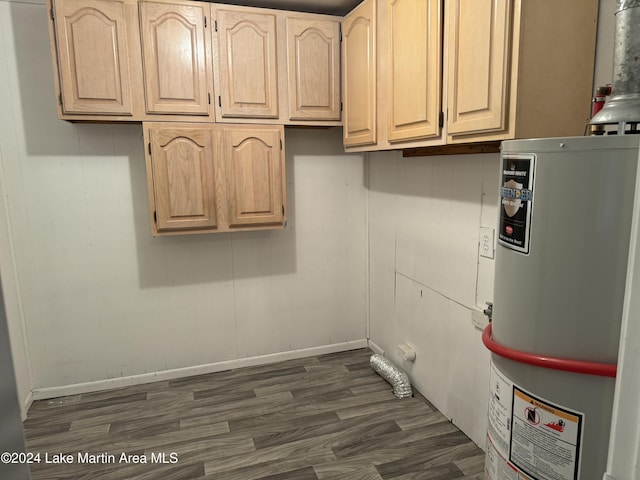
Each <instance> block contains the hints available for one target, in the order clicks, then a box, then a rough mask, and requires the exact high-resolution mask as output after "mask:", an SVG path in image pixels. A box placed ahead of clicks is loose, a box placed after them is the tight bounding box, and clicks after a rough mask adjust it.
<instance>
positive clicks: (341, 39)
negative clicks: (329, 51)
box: [340, 30, 342, 41]
mask: <svg viewBox="0 0 640 480" xmlns="http://www.w3.org/2000/svg"><path fill="white" fill-rule="evenodd" d="M340 41H342V30H340Z"/></svg>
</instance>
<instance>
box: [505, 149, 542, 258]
mask: <svg viewBox="0 0 640 480" xmlns="http://www.w3.org/2000/svg"><path fill="white" fill-rule="evenodd" d="M535 160H536V156H535V154H533V153H530V154H517V155H516V154H503V155H502V174H501V178H502V185H501V186H500V204H501V208H500V230H499V232H498V242H500V243H501V244H502V245H504V246H505V247H507V248H510V249H512V250H515V251H517V252H521V253H525V254H527V253H529V238H530V230H531V212H532V210H533V174H534V166H535Z"/></svg>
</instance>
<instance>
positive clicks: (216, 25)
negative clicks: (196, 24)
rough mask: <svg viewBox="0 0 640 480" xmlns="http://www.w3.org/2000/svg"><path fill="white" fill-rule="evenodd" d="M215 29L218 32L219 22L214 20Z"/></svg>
mask: <svg viewBox="0 0 640 480" xmlns="http://www.w3.org/2000/svg"><path fill="white" fill-rule="evenodd" d="M213 27H214V28H215V31H216V32H217V31H218V20H214V21H213Z"/></svg>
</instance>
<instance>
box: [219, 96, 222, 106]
mask: <svg viewBox="0 0 640 480" xmlns="http://www.w3.org/2000/svg"><path fill="white" fill-rule="evenodd" d="M218 106H219V107H220V108H222V99H221V98H220V95H218Z"/></svg>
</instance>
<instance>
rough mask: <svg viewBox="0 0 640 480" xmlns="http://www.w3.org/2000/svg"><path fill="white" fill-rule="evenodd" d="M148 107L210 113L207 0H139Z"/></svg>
mask: <svg viewBox="0 0 640 480" xmlns="http://www.w3.org/2000/svg"><path fill="white" fill-rule="evenodd" d="M139 5H140V28H141V37H142V51H143V58H144V83H145V98H146V107H147V113H151V114H183V115H203V116H207V115H209V114H210V111H212V109H211V108H210V103H211V95H212V92H213V88H212V87H213V85H212V71H211V63H210V61H209V59H210V35H209V33H208V29H207V28H206V27H207V16H208V15H209V5H208V4H204V3H200V2H180V3H175V4H173V3H156V2H140V4H139Z"/></svg>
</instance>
